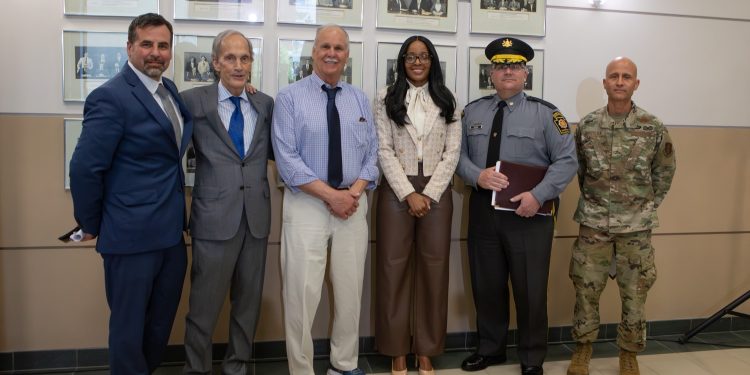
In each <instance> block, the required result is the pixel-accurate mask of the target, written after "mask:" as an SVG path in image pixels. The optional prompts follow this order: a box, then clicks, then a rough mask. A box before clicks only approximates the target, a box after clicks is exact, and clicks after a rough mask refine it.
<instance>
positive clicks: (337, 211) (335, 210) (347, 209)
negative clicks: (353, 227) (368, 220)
mask: <svg viewBox="0 0 750 375" xmlns="http://www.w3.org/2000/svg"><path fill="white" fill-rule="evenodd" d="M355 195H357V194H355V193H353V192H351V191H349V190H335V191H334V192H333V193H332V194H331V196H330V198H328V200H326V205H327V206H328V209H329V210H330V211H331V214H333V215H334V216H336V217H338V218H339V219H343V220H346V219H348V218H349V217H350V216H352V215H354V213H355V212H357V207H358V206H359V197H358V196H355Z"/></svg>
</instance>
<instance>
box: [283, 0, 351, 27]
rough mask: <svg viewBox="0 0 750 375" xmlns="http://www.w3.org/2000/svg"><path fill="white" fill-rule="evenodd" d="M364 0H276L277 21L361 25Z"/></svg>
mask: <svg viewBox="0 0 750 375" xmlns="http://www.w3.org/2000/svg"><path fill="white" fill-rule="evenodd" d="M363 2H364V0H277V5H278V6H277V10H278V12H277V13H276V15H277V16H276V17H277V18H276V20H277V21H278V23H298V24H305V25H325V24H328V23H335V24H337V25H339V26H345V27H362V3H363Z"/></svg>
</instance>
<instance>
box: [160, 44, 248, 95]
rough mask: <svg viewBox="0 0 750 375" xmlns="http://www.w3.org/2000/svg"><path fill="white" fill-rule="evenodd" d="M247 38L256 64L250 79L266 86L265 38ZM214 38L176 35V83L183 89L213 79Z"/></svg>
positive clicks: (206, 82)
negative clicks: (264, 76) (212, 56)
mask: <svg viewBox="0 0 750 375" xmlns="http://www.w3.org/2000/svg"><path fill="white" fill-rule="evenodd" d="M248 39H249V40H250V43H252V45H253V67H252V70H251V71H250V77H248V78H249V81H248V82H250V83H252V84H253V86H255V88H257V89H258V90H263V39H261V38H248ZM213 41H214V37H213V36H201V35H175V36H174V55H173V56H172V64H173V65H174V83H175V84H176V85H177V88H178V89H180V91H182V90H187V89H189V88H192V87H197V86H203V85H209V84H211V83H213V82H214V68H213V64H212V63H211V47H212V45H213Z"/></svg>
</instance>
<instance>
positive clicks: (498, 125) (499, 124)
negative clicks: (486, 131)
mask: <svg viewBox="0 0 750 375" xmlns="http://www.w3.org/2000/svg"><path fill="white" fill-rule="evenodd" d="M506 105H507V104H506V103H505V101H501V102H500V104H498V106H497V112H495V118H493V119H492V132H490V142H489V146H487V165H486V168H490V167H494V166H495V164H496V163H497V161H498V160H500V138H501V137H502V134H503V112H504V109H505V106H506Z"/></svg>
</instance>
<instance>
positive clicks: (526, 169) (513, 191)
mask: <svg viewBox="0 0 750 375" xmlns="http://www.w3.org/2000/svg"><path fill="white" fill-rule="evenodd" d="M498 164H499V169H498V166H495V170H496V171H499V172H500V173H502V174H504V175H506V176H507V177H508V183H509V185H508V187H507V188H505V189H503V190H501V191H499V192H497V191H496V192H494V193H493V194H492V205H493V206H495V208H496V209H498V210H513V211H515V210H516V209H517V208H518V206H519V205H520V204H521V202H511V201H510V199H511V198H513V197H515V196H516V195H518V194H521V193H523V192H525V191H530V190H531V189H533V188H534V187H535V186H536V185H538V184H539V183H540V182H542V180H543V179H544V175H545V174H547V167H540V166H536V165H527V164H520V163H513V162H510V161H499V162H498ZM552 206H553V200H548V201H546V202H544V203H543V204H542V207H540V208H539V211H538V212H537V213H538V214H542V215H551V214H552Z"/></svg>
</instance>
